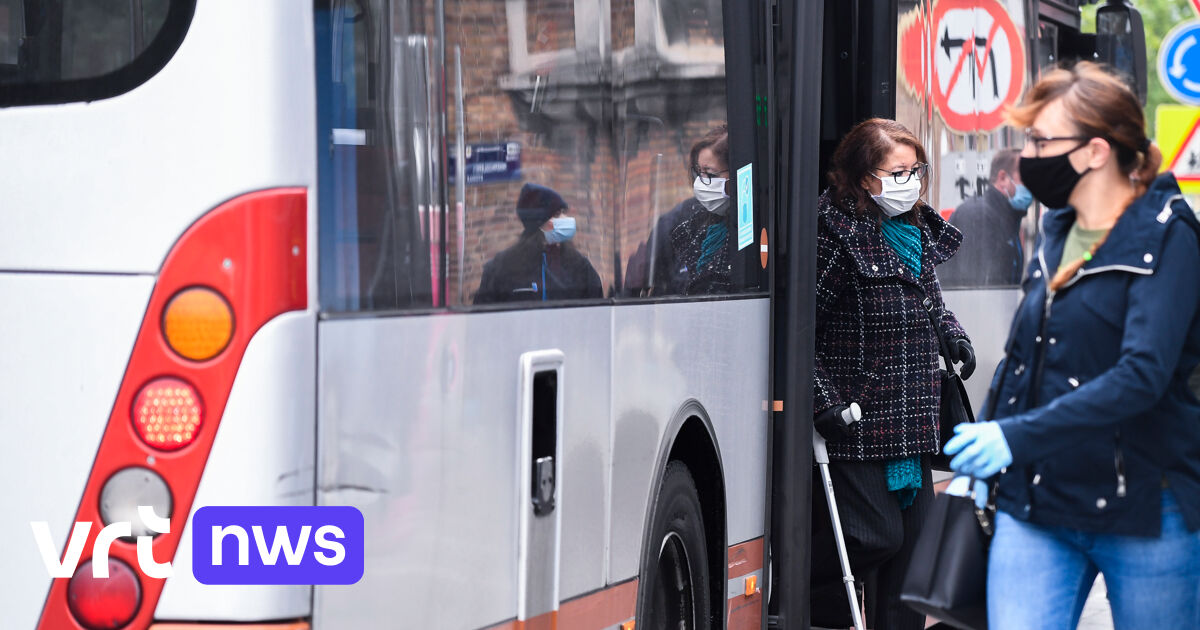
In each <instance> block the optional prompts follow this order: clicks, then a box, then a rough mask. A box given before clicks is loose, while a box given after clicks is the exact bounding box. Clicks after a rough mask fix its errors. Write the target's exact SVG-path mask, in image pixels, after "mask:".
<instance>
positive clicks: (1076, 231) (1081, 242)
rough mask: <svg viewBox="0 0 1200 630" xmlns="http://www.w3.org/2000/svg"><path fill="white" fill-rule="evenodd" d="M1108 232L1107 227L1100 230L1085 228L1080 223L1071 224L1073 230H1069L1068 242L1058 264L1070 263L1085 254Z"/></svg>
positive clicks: (1060, 265)
mask: <svg viewBox="0 0 1200 630" xmlns="http://www.w3.org/2000/svg"><path fill="white" fill-rule="evenodd" d="M1107 233H1108V229H1107V228H1101V229H1099V230H1085V229H1083V228H1081V227H1079V223H1078V222H1076V223H1075V224H1073V225H1071V231H1070V232H1067V243H1066V244H1065V245H1063V253H1062V260H1060V261H1059V263H1058V266H1059V267H1060V268H1061V267H1062V266H1063V265H1068V264H1070V263H1073V262H1075V261H1076V260H1079V259H1080V258H1082V257H1083V255H1084V254H1086V253H1087V252H1088V250H1090V249H1091V248H1092V245H1095V244H1096V241H1098V240H1100V239H1102V238H1104V235H1105V234H1107Z"/></svg>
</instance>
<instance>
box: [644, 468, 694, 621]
mask: <svg viewBox="0 0 1200 630" xmlns="http://www.w3.org/2000/svg"><path fill="white" fill-rule="evenodd" d="M650 542H651V546H650V547H649V548H648V551H649V552H650V553H651V554H655V553H657V557H655V556H654V555H651V557H650V558H648V560H649V562H647V563H646V564H645V565H644V566H646V575H644V576H643V577H644V582H643V584H644V586H645V588H646V591H645V594H644V595H643V598H644V599H643V609H642V610H643V611H644V613H645V614H644V621H643V622H641V623H639V624H638V625H639V626H640V627H643V628H669V629H671V630H685V629H687V630H690V629H693V628H694V629H703V630H707V629H708V628H710V627H711V621H712V615H711V614H710V613H709V575H708V550H707V548H706V546H705V540H704V515H703V512H701V509H700V495H699V493H698V492H696V484H695V482H694V481H693V480H692V474H691V473H690V472H689V471H688V469H687V466H685V465H684V464H683V463H682V462H677V461H673V462H671V463H669V464H667V470H666V473H665V474H664V475H663V481H662V487H661V488H660V489H659V491H658V500H657V502H656V505H655V510H654V526H653V527H651V529H650Z"/></svg>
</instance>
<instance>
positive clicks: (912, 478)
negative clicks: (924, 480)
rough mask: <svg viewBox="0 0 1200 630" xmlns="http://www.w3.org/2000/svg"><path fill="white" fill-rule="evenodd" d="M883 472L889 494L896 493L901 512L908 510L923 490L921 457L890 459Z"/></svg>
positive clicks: (885, 463) (884, 465)
mask: <svg viewBox="0 0 1200 630" xmlns="http://www.w3.org/2000/svg"><path fill="white" fill-rule="evenodd" d="M883 470H884V473H885V474H886V475H887V488H888V492H895V493H896V499H897V500H899V501H900V509H901V510H905V509H908V506H910V505H912V502H913V499H915V498H917V491H918V490H920V489H921V456H920V455H913V456H911V457H905V458H904V459H889V460H888V461H886V462H884V463H883Z"/></svg>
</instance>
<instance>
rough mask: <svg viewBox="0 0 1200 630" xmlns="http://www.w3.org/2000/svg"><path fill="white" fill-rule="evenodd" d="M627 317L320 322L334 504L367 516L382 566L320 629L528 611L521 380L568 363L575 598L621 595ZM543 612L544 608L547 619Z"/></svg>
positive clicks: (431, 623) (569, 563) (565, 480)
mask: <svg viewBox="0 0 1200 630" xmlns="http://www.w3.org/2000/svg"><path fill="white" fill-rule="evenodd" d="M611 310H612V309H611V307H608V306H601V307H591V308H568V309H552V310H529V311H513V312H503V313H475V314H470V315H460V314H439V315H434V316H413V317H391V318H371V319H366V318H362V319H359V318H356V319H342V320H326V321H322V322H320V323H319V325H318V361H319V368H318V379H319V385H318V391H319V392H320V394H319V396H320V400H319V401H318V503H319V504H321V505H353V506H355V507H357V508H358V509H360V510H361V511H362V513H363V516H364V517H365V519H366V531H367V533H368V536H367V541H366V558H367V563H366V570H365V573H364V575H363V579H362V581H360V582H359V583H358V584H355V585H353V586H349V587H344V586H338V587H319V586H318V587H317V589H316V595H315V598H314V601H315V605H314V610H313V624H314V627H316V628H342V627H372V626H374V625H377V624H378V623H379V620H381V619H388V620H391V621H390V622H389V623H391V624H393V625H395V626H397V627H413V628H417V627H428V628H472V627H480V626H484V625H491V624H494V623H497V622H502V621H505V620H506V619H512V618H514V617H515V616H516V614H517V600H518V597H519V593H520V591H519V588H520V587H519V585H518V557H517V540H518V514H519V511H518V510H519V509H522V508H525V507H527V506H518V505H517V502H518V499H517V497H518V496H519V487H518V483H519V482H518V479H519V476H518V474H519V468H518V467H519V466H521V465H523V464H524V463H523V462H518V453H519V450H520V449H519V444H518V436H519V431H518V427H519V426H520V425H519V422H518V418H517V409H518V399H517V396H518V370H519V367H520V358H521V355H522V354H523V353H526V352H530V351H536V350H552V349H556V350H560V351H561V352H562V353H563V356H564V361H563V377H562V381H561V383H560V384H559V387H560V388H562V392H563V416H562V418H561V426H562V435H561V436H560V441H561V452H562V454H563V461H562V462H561V465H562V468H561V470H562V476H561V478H560V479H558V487H559V502H558V504H557V506H556V508H555V509H556V510H561V515H562V539H561V540H562V542H561V550H560V566H559V598H560V599H561V600H565V599H568V598H571V597H574V596H576V595H580V594H583V593H586V592H590V591H593V590H596V589H599V588H600V587H602V586H604V585H605V580H604V558H605V529H604V523H605V514H606V513H607V501H606V497H607V486H606V483H605V480H606V478H607V471H608V466H609V452H608V436H609V426H608V422H609V417H610V414H609V398H608V395H609V389H610V388H609V383H610V374H611V370H612V368H611V363H610V355H611V353H610V344H611V340H612V336H611V317H612V316H611ZM534 612H535V613H536V612H540V611H534Z"/></svg>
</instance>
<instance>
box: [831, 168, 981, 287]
mask: <svg viewBox="0 0 1200 630" xmlns="http://www.w3.org/2000/svg"><path fill="white" fill-rule="evenodd" d="M911 212H920V213H921V221H922V225H921V241H922V244H923V248H922V249H923V250H924V252H923V254H922V256H923V261H922V262H923V265H927V266H930V267H932V265H940V264H942V263H943V262H946V261H947V260H949V259H950V257H951V256H953V255H954V253H955V252H957V251H958V248H959V246H960V245H961V244H962V232H959V231H958V228H956V227H954V226H953V225H951V224H949V223H947V222H946V220H945V219H943V218H942V217H941V215H939V214H938V213H937V212H936V211H935V210H934V209H933V208H931V207H929V205H928V204H926V203H924V202H918V205H917V206H916V207H914V208H913V210H911ZM817 214H818V217H819V219H820V220H822V221H824V223H825V225H826V226H827V227H828V228H829V230H830V232H831V233H832V234H833V235H834V236H835V237H836V238H837V239H838V240H840V241H842V242H843V243H845V244H846V246H847V249H848V250H849V251H850V255H851V256H852V257H853V258H854V261H855V263H856V264H857V266H858V268H859V271H860V273H862V274H863V275H865V276H868V277H887V276H906V277H908V278H910V279H913V280H915V278H913V277H912V273H911V272H910V271H908V269H907V268H906V267H904V265H903V264H902V263H901V262H900V257H899V256H897V255H896V252H895V251H893V250H892V248H891V247H890V246H889V245H888V244H887V243H886V242H885V241H884V240H883V234H882V233H881V232H880V230H879V222H878V220H877V219H876V218H875V217H873V216H871V215H869V214H868V215H866V216H863V215H860V214H858V213H857V212H856V210H855V202H854V199H853V198H851V197H847V198H845V199H842V200H841V201H840V202H838V203H834V202H833V200H832V190H826V191H825V192H824V193H823V194H822V195H821V198H820V199H819V200H818V203H817ZM922 273H924V271H922Z"/></svg>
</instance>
